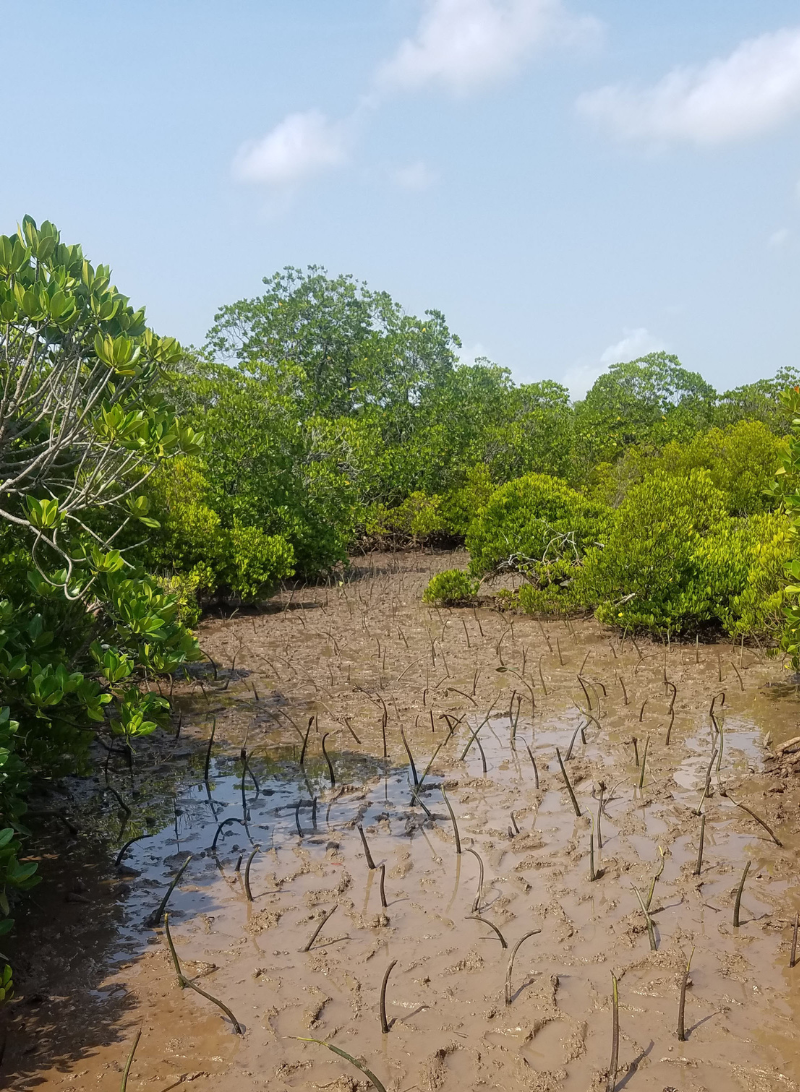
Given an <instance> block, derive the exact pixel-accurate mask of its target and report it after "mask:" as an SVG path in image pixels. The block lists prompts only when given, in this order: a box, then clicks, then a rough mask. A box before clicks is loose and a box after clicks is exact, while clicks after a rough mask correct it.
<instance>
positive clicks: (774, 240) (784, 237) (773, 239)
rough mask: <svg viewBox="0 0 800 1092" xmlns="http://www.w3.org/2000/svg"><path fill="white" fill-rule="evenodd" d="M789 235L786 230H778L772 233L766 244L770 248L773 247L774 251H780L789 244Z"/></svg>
mask: <svg viewBox="0 0 800 1092" xmlns="http://www.w3.org/2000/svg"><path fill="white" fill-rule="evenodd" d="M790 234H791V232H790V231H789V229H788V228H785V227H782V228H778V230H777V231H773V233H772V234H771V235H770V237H769V239H768V240H767V242H768V243H769V245H770V246H771V247H774V248H775V249H776V250H780V248H781V247H783V246H786V244H787V243H788V242H789V236H790Z"/></svg>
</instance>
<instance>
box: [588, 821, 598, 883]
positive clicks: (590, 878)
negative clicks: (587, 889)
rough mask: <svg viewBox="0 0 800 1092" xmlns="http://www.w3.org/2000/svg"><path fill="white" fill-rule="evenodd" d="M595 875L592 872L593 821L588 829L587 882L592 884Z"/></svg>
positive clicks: (593, 871) (595, 877)
mask: <svg viewBox="0 0 800 1092" xmlns="http://www.w3.org/2000/svg"><path fill="white" fill-rule="evenodd" d="M596 879H597V873H596V872H595V870H594V820H592V824H591V826H590V827H589V881H590V883H594V881H595V880H596Z"/></svg>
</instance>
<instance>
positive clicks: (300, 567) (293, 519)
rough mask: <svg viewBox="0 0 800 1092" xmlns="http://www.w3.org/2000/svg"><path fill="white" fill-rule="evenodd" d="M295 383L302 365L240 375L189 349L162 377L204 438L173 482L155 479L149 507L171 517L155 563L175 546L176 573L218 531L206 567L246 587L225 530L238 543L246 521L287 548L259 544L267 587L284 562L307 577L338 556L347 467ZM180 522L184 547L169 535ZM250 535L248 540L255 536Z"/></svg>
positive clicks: (349, 511)
mask: <svg viewBox="0 0 800 1092" xmlns="http://www.w3.org/2000/svg"><path fill="white" fill-rule="evenodd" d="M301 385H302V376H301V375H300V373H299V372H298V371H297V369H291V368H289V367H288V366H285V367H284V368H283V369H282V370H281V371H280V372H278V371H273V370H270V369H268V368H262V367H261V366H260V365H258V364H255V363H254V364H253V367H252V370H251V371H248V372H246V373H245V372H243V371H242V370H240V369H238V368H231V367H227V366H225V365H217V364H214V363H212V362H210V361H207V360H203V359H199V358H196V357H187V358H184V360H183V361H182V363H181V366H180V368H179V369H178V370H176V371H174V372H173V373H171V374H170V375H169V376H168V377H167V379H166V380H165V383H164V389H165V390H166V392H167V393H168V395H169V397H170V398H171V399H172V400H173V401H174V402H175V404H176V405H178V406H179V407H180V408H181V410H182V412H183V414H184V418H185V419H186V420H188V421H190V422H192V424H193V425H194V426H195V427H197V428H200V427H202V428H203V431H204V433H205V435H206V438H207V442H206V445H205V448H204V453H203V456H202V458H201V459H198V460H193V461H192V462H191V463H190V464H187V465H184V466H183V467H182V468H181V470H180V472H179V473H180V476H181V478H180V480H179V481H176V482H175V483H174V484H173V483H170V482H165V481H163V479H162V480H159V481H156V482H155V483H154V510H155V512H156V514H157V515H158V517H159V519H160V520H162V521H163V520H166V521H167V523H168V524H169V527H168V528H167V531H166V533H165V535H164V536H163V537H162V540H161V543H160V545H159V550H160V553H161V555H163V558H162V560H161V561H160V564H163V563H164V560H166V557H167V555H169V554H170V551H171V549H172V547H173V546H177V547H178V549H179V550H180V551H181V552H182V553H184V554H185V553H188V554H189V555H190V557H182V556H180V554H179V555H178V557H177V559H176V562H175V569H176V571H187V570H188V569H191V568H192V567H193V566H194V565H196V564H198V563H199V561H201V560H202V558H203V556H206V557H208V551H207V550H205V549H204V548H202V544H203V543H204V542H206V541H211V542H212V543H213V542H216V540H217V538H218V535H219V532H220V530H221V531H223V532H227V533H229V537H228V539H227V540H226V541H225V542H223V543H222V544H219V548H215V550H214V554H215V557H216V559H217V560H216V561H214V562H213V566H214V567H215V569H216V570H219V568H220V566H222V568H223V569H224V570H225V571H226V575H225V576H224V578H222V577H221V576H220V577H219V578H218V579H217V580H216V584H217V586H219V585H226V586H228V587H234V586H237V587H241V588H244V587H250V588H253V587H254V586H255V584H256V581H255V580H254V579H252V578H251V577H243V578H242V580H241V581H240V580H239V578H237V577H236V576H235V571H236V562H235V561H234V558H233V554H232V553H231V552H230V551H231V549H232V547H233V538H232V537H230V535H233V534H234V532H235V533H236V535H237V537H238V540H239V542H240V543H242V541H243V540H242V534H241V531H242V529H245V528H252V529H257V530H258V531H260V532H262V533H263V535H264V536H267V537H268V538H275V537H276V536H277V537H280V538H281V539H283V540H285V542H286V543H288V545H289V547H290V548H291V556H290V554H289V553H288V552H287V551H286V550H285V549H284V550H283V551H281V550H280V549H279V544H278V542H277V540H276V541H275V542H273V544H272V546H271V547H270V546H268V545H267V544H266V543H264V542H263V541H260V542H259V545H258V552H259V554H260V556H261V557H262V561H263V563H264V564H265V563H266V551H268V550H270V549H271V550H272V551H273V553H275V563H276V569H275V572H274V574H273V575H272V576H270V575H269V574H267V575H266V577H265V580H264V583H265V584H267V585H268V584H269V583H270V582H271V581H272V580H273V579H281V578H282V577H283V576H285V575H288V573H289V571H291V570H292V569H296V571H297V572H298V573H301V574H302V575H304V576H314V575H316V574H318V573H320V572H324V571H325V570H327V569H330V568H332V567H333V566H334V565H336V564H338V563H340V562H344V561H345V560H346V558H347V547H348V545H349V543H350V542H351V540H352V538H353V534H354V529H355V523H356V511H357V504H356V496H355V492H354V489H353V486H352V483H351V480H350V476H349V475H348V473H347V469H346V467H344V466H342V465H340V461H339V460H338V459H337V458H336V457H335V456H334V455H333V454H332V453H330V452H329V451H328V450H327V444H328V439H329V437H328V434H327V432H326V428H325V426H324V424H321V423H320V422H318V421H317V419H308V418H306V417H304V416H303V413H302V411H303V406H302V403H301V400H300V398H299V395H298V388H299V387H300V386H301ZM181 520H182V521H184V523H185V524H186V525H187V527H188V533H187V534H186V536H185V539H186V541H185V545H183V546H181V545H180V544H179V543H178V541H177V540H178V539H180V538H181V536H182V532H181V528H180V521H181ZM237 528H238V529H239V530H238V531H237V530H236V529H237ZM248 533H249V532H248ZM154 541H155V542H158V536H156V537H155V538H154ZM250 542H251V543H252V544H253V545H254V546H255V542H256V539H255V537H254V536H253V535H251V536H250ZM241 548H243V547H241ZM241 548H240V556H242V555H241ZM262 567H263V565H262Z"/></svg>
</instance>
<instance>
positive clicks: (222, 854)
mask: <svg viewBox="0 0 800 1092" xmlns="http://www.w3.org/2000/svg"><path fill="white" fill-rule="evenodd" d="M463 560H464V559H463V558H462V557H459V556H456V557H455V558H454V557H453V555H437V556H431V555H421V554H416V555H372V556H371V557H368V558H366V559H363V560H360V561H357V562H356V563H355V564H354V568H353V571H352V573H351V574H350V576H349V577H348V579H347V580H346V581H345V582H344V583H343V584H342V585H340V586H336V587H327V588H326V587H318V588H305V589H297V590H295V591H292V592H289V591H287V592H286V593H285V594H283V595H281V596H278V597H277V598H276V599H275V600H274V601H273V603H272V604H270V606H269V608H268V609H267V610H265V611H264V612H262V613H258V614H255V613H253V614H247V615H245V614H239V615H236V616H234V617H233V618H229V619H226V620H207V621H206V622H204V623H203V624H202V626H201V628H200V639H201V643H202V646H203V648H204V650H205V651H206V652H207V653H208V655H209V656H210V657H211V658H212V659H213V661H214V666H213V667H210V668H209V669H207V670H206V671H205V673H197V674H196V677H195V678H194V679H193V680H192V681H191V682H188V683H184V684H181V686H179V687H178V688H176V693H177V695H178V698H179V707H180V709H181V721H180V730H179V731H177V728H178V725H177V724H176V725H175V728H176V735H175V737H171V736H170V734H169V733H164V734H162V735H160V736H159V738H158V739H156V740H151V741H149V742H148V743H146V744H143V745H142V746H141V748H140V749H139V751H138V753H137V758H136V763H135V766H134V769H133V772H132V773H131V772H130V771H128V770H127V769H126V767H125V765H124V764H123V763H119V762H118V761H114V762H111V763H110V764H109V768H108V778H109V785H110V788H112V789H113V790H114V793H116V794H117V795H116V796H115V795H114V793H111V792H110V790H107V789H106V783H105V779H104V776H103V774H102V772H101V774H100V775H99V776H98V777H97V778H95V779H93V780H92V779H89V780H87V781H83V782H78V781H77V780H76V781H74V782H73V783H72V784H71V786H70V791H69V793H68V794H67V795H64V794H63V793H61V794H60V795H59V794H55V795H54V796H53V797H52V798H51V799H50V800H49V802H45V803H43V804H42V805H41V808H42V810H47V808H48V807H49V809H50V811H51V812H57V811H59V810H60V809H63V814H62V815H61V816H58V815H53V816H51V818H50V819H49V820H47V821H48V822H49V823H50V825H51V828H52V829H50V842H51V845H52V844H53V843H54V844H55V846H56V848H55V849H54V850H51V851H50V852H49V853H48V854H47V855H42V860H41V871H42V873H43V875H44V877H45V883H44V884H43V885H42V886H41V887H40V888H38V889H37V890H36V891H35V892H34V900H35V901H34V902H33V903H32V904H31V905H30V907H29V909H28V911H27V912H26V913H23V914H22V915H21V917H20V923H19V929H18V932H17V935H16V939H15V940H14V941H13V944H12V943H11V942H9V943H8V944H7V945H5V948H6V954H7V955H9V956H10V957H11V959H12V961H13V962H14V967H15V973H16V980H17V985H18V991H19V993H18V996H17V998H15V1000H14V1001H13V1002H12V1003H11V1004H10V1005H8V1006H6V1009H5V1012H4V1013H3V1016H4V1018H5V1028H6V1035H7V1045H6V1049H5V1055H4V1058H3V1061H2V1066H1V1067H0V1078H2V1080H3V1081H4V1082H5V1085H4V1086H5V1087H8V1088H13V1089H20V1090H21V1089H33V1088H37V1089H64V1088H67V1089H99V1090H101V1092H102V1090H109V1092H110V1090H112V1089H118V1088H120V1085H121V1081H122V1071H123V1068H124V1066H125V1062H126V1058H127V1057H128V1054H129V1051H130V1048H131V1045H132V1044H133V1042H134V1039H135V1036H136V1034H137V1032H139V1031H140V1032H141V1037H140V1039H139V1041H138V1046H137V1049H136V1052H135V1055H134V1057H133V1061H132V1063H131V1067H130V1073H129V1078H128V1085H127V1087H128V1089H129V1090H131V1092H139V1090H142V1092H144V1090H147V1092H150V1090H154V1092H166V1090H167V1089H172V1088H180V1087H183V1086H184V1085H186V1086H187V1087H189V1088H191V1089H192V1092H210V1090H211V1089H213V1090H214V1092H234V1090H235V1092H247V1090H249V1089H262V1088H267V1087H268V1088H270V1089H272V1090H276V1092H278V1090H289V1089H312V1088H328V1089H340V1090H346V1089H349V1090H351V1092H352V1090H355V1089H357V1088H362V1089H366V1088H370V1087H371V1085H370V1084H369V1081H368V1079H367V1077H366V1076H365V1075H364V1074H363V1072H361V1071H360V1070H359V1069H357V1068H356V1067H355V1066H354V1065H353V1064H351V1062H349V1061H348V1060H347V1059H346V1058H343V1057H342V1056H340V1055H337V1054H335V1053H333V1052H332V1051H330V1050H328V1049H326V1047H325V1046H324V1045H319V1044H317V1043H313V1042H308V1041H303V1040H308V1039H317V1040H325V1041H327V1042H329V1043H331V1044H333V1045H334V1046H336V1047H337V1048H339V1049H340V1050H342V1051H345V1052H346V1053H347V1054H349V1055H351V1056H353V1057H354V1058H356V1059H358V1060H359V1061H360V1062H361V1064H363V1065H366V1066H367V1067H368V1068H369V1069H370V1070H372V1072H373V1073H374V1074H375V1077H376V1078H377V1079H378V1080H379V1081H380V1082H382V1084H383V1085H384V1086H385V1088H386V1089H387V1092H388V1090H403V1092H407V1090H410V1089H421V1090H424V1092H429V1090H442V1092H450V1090H453V1092H455V1090H458V1092H463V1090H464V1089H494V1088H497V1089H500V1088H502V1089H504V1090H510V1092H516V1090H523V1089H525V1090H535V1092H550V1090H563V1092H587V1090H590V1089H597V1090H599V1089H605V1088H606V1087H611V1086H612V1084H613V1086H614V1087H615V1088H617V1089H623V1088H626V1089H641V1090H658V1092H667V1090H678V1089H679V1090H681V1092H701V1090H708V1092H723V1090H725V1092H728V1090H730V1089H744V1090H747V1092H762V1090H763V1092H767V1090H773V1089H782V1090H791V1089H797V1088H800V1042H799V1041H798V1035H797V1027H798V1018H799V1017H800V967H797V968H793V969H790V967H789V962H790V947H791V940H792V931H793V928H792V927H793V922H794V920H795V914H796V912H797V911H798V909H800V884H798V870H797V847H798V834H800V819H799V818H798V808H797V805H798V800H799V799H800V788H799V787H798V785H799V782H798V777H797V775H796V774H795V772H794V769H795V768H794V765H793V760H794V757H795V755H794V751H793V749H792V748H791V747H790V748H789V750H788V752H787V753H786V754H784V755H782V754H781V747H780V745H781V744H782V743H784V742H785V741H787V740H788V739H790V738H791V737H794V736H796V735H798V732H800V718H799V717H798V713H799V712H800V703H799V702H798V696H797V692H796V688H795V687H794V686H792V685H790V684H789V683H788V682H787V677H788V672H786V671H785V670H784V669H783V667H782V664H781V663H780V662H779V661H776V660H774V659H768V658H766V657H765V656H764V655H763V654H762V653H761V652H760V650H759V649H750V648H747V647H745V648H741V647H735V648H734V647H731V646H730V645H729V644H726V643H718V644H700V645H699V646H697V647H696V646H694V645H686V644H671V645H670V646H669V647H664V646H663V645H661V644H658V643H654V642H649V641H643V640H637V642H636V643H634V642H633V641H632V640H631V638H630V637H628V638H627V639H626V640H621V638H620V635H618V634H612V633H611V632H609V631H607V630H605V629H603V628H602V627H600V626H599V625H597V624H596V623H595V622H593V621H577V620H572V621H570V622H562V621H559V622H555V621H552V622H545V623H543V624H540V623H539V622H537V621H536V620H534V619H531V618H527V617H517V616H509V615H503V614H501V613H499V612H497V611H493V610H491V609H490V608H488V607H482V608H480V609H478V610H475V611H473V610H471V609H457V610H441V611H439V610H432V609H428V608H427V607H425V606H424V605H423V604H422V603H421V592H422V589H423V588H424V586H425V583H426V582H427V580H428V579H429V577H430V575H431V573H432V572H433V571H436V570H438V569H442V568H449V567H452V565H453V564H454V563H455V564H459V563H463ZM579 676H580V678H579ZM723 694H724V699H723V696H722V695H723ZM715 696H716V700H714V699H715ZM712 701H714V710H713V713H714V715H713V718H712V717H711V716H710V715H709V714H710V709H711V706H712ZM212 726H215V727H214V738H213V743H212V745H211V749H210V751H209V749H208V741H209V738H210V735H211V731H212ZM401 730H402V731H401ZM476 730H478V731H477V734H476ZM306 733H307V742H305V748H304V741H306ZM403 733H404V734H405V741H404V739H403ZM473 736H474V737H475V738H474V741H473V742H472V743H471V745H470V746H469V748H468V747H467V745H468V744H469V743H470V739H471V738H472V737H473ZM634 739H635V740H636V743H635V745H634V743H633V740H634ZM323 746H324V750H323ZM557 749H558V752H560V754H561V757H562V759H563V762H564V769H565V772H566V776H567V777H568V779H569V782H570V784H571V785H572V787H573V788H574V793H575V804H574V805H573V803H572V801H571V799H570V795H569V792H568V789H567V784H566V782H565V777H564V775H563V774H562V771H561V767H560V765H559V760H558V755H557ZM303 751H304V753H303ZM409 752H410V754H411V755H413V759H414V764H415V768H414V769H412V766H411V763H410V761H409ZM645 752H646V760H645ZM207 755H208V756H209V757H208V770H207V772H208V777H207V779H206V778H205V776H204V773H205V766H206V757H207ZM243 755H244V758H245V761H243ZM326 755H327V757H326ZM301 757H302V763H301ZM798 757H800V755H798ZM637 758H638V764H637ZM415 777H416V778H417V779H419V780H420V781H421V787H420V788H418V789H417V790H416V794H415V791H414V783H415ZM537 781H538V787H537ZM448 801H449V803H450V805H451V806H452V809H453V814H454V816H455V823H456V824H457V829H458V835H459V837H460V847H461V850H462V852H461V853H460V854H459V853H458V851H457V843H456V832H455V829H454V823H453V821H452V819H451V816H450V814H449V811H448V807H447V802H448ZM734 801H735V802H736V803H735V802H734ZM120 802H121V803H120ZM737 803H740V804H744V805H746V806H747V807H748V808H749V809H751V811H753V812H755V813H756V814H757V815H758V816H759V817H760V818H761V819H763V820H764V821H765V822H766V823H767V824H768V825H769V827H770V828H771V829H772V831H773V833H774V839H773V837H771V836H770V834H769V833H768V832H767V830H765V829H764V828H763V827H762V826H760V825H759V823H758V822H757V821H756V820H755V819H753V818H752V817H751V815H750V814H749V813H748V812H746V811H745V810H743V809H742V808H739V807H738V806H737ZM45 805H46V806H45ZM121 805H124V808H126V809H130V812H131V814H130V815H128V814H127V812H126V811H125V810H123V808H122V807H121ZM701 807H702V813H703V815H704V816H705V822H704V827H705V834H704V849H703V860H702V865H701V868H700V871H699V874H698V873H697V861H698V849H699V836H700V828H701V818H700V816H699V815H698V811H699V810H700V809H701ZM576 811H579V812H580V814H579V815H578V814H576ZM359 825H360V826H361V827H363V831H364V836H365V838H366V841H367V845H368V848H369V850H370V852H371V856H372V858H373V863H374V864H375V866H376V867H375V868H374V869H371V868H370V867H369V866H368V861H367V858H366V856H365V849H364V844H363V842H362V839H361V835H360V833H359V830H358V827H359ZM70 826H72V827H73V828H74V830H77V834H74V833H71V832H70V830H69V827H70ZM141 834H146V835H148V837H146V838H141V839H140V840H139V841H136V842H134V843H133V844H132V845H130V847H129V848H128V849H127V850H126V851H125V853H124V854H123V856H122V860H121V861H120V865H119V868H115V867H114V860H115V857H116V856H117V854H119V851H120V849H121V848H122V847H123V846H124V844H125V843H126V842H127V841H129V839H131V838H133V837H136V836H137V835H141ZM215 835H218V837H217V843H216V852H214V851H212V842H213V840H214V837H215ZM776 841H779V842H780V843H781V844H780V845H778V844H776ZM592 848H593V866H594V870H595V878H594V879H592V878H591V875H590V873H591V869H592V854H591V850H592ZM254 850H256V852H255V853H254V852H253V851H254ZM189 855H191V859H190V860H189V861H188V864H187V865H186V868H185V870H184V872H183V874H182V875H181V877H180V879H179V881H178V884H177V886H176V888H175V890H174V892H173V894H172V895H171V897H170V900H169V920H170V926H171V933H172V938H173V941H174V944H175V949H176V953H177V957H178V958H179V960H180V965H181V973H182V974H183V975H185V976H186V978H188V979H190V980H192V981H193V982H194V983H195V984H196V985H197V986H199V987H200V988H201V989H203V990H204V991H205V992H206V993H207V994H209V995H211V996H213V997H215V998H217V999H219V1000H221V1001H222V1002H223V1003H224V1004H225V1005H226V1006H227V1008H228V1009H229V1010H230V1013H232V1014H233V1016H234V1018H235V1020H236V1021H237V1023H238V1024H239V1025H240V1028H241V1031H242V1034H237V1033H236V1030H235V1027H234V1025H233V1024H232V1023H231V1020H230V1019H229V1017H228V1016H227V1015H225V1013H223V1012H222V1011H221V1010H220V1009H219V1008H218V1007H216V1006H215V1004H214V1003H213V1002H212V1001H210V1000H208V999H207V998H206V997H203V996H201V995H199V994H198V993H196V992H194V991H192V990H191V988H186V989H181V988H180V985H179V982H178V979H177V977H176V971H175V966H174V964H173V961H172V959H171V957H170V952H169V950H168V947H167V944H166V937H165V932H164V926H163V922H162V923H159V924H152V919H151V920H150V922H148V917H149V915H152V913H153V911H154V909H156V908H157V907H158V905H159V903H160V901H161V899H162V898H163V896H164V894H165V893H166V891H167V888H168V886H169V884H170V882H171V881H172V880H173V879H174V878H175V876H176V874H177V872H178V870H179V869H180V868H181V866H182V865H183V864H184V863H185V862H186V860H187V857H188V856H189ZM248 862H249V863H250V868H249V873H248V875H247V882H246V877H245V873H246V868H247V864H248ZM748 863H749V871H748V874H747V876H746V881H745V885H744V889H743V893H742V896H741V905H740V916H739V925H738V926H735V925H734V904H735V901H736V892H737V888H738V886H739V883H740V880H741V877H742V873H743V870H744V868H745V866H746V865H747V864H748ZM662 865H663V868H662ZM382 866H385V867H382ZM382 872H383V874H384V879H383V884H384V891H385V902H386V906H385V907H384V906H382V902H381V874H382ZM481 873H482V874H483V883H482V885H480V886H479V879H480V874H481ZM656 876H657V878H656V879H655V882H654V877H656ZM247 883H249V887H250V895H251V896H252V899H250V898H248V893H247V890H246V887H247ZM637 890H638V892H639V895H637ZM651 890H652V897H651ZM640 896H641V899H642V902H643V903H644V904H645V906H646V905H647V901H648V898H650V906H649V914H646V913H645V912H644V911H643V909H642V905H641V904H640V902H639V897H640ZM326 915H330V917H329V920H325V921H324V924H323V925H322V929H321V931H320V932H319V935H318V936H317V937H316V939H315V940H314V941H313V943H311V945H310V949H309V941H310V939H311V936H312V934H313V933H314V932H315V931H316V929H317V927H318V926H319V925H320V924H322V923H323V919H325V918H326ZM648 916H649V917H650V922H651V926H652V943H653V944H655V945H656V949H655V950H652V948H651V939H650V936H649V930H648V920H647V919H648ZM479 919H482V920H479ZM493 927H494V928H493ZM534 931H535V932H534ZM528 934H532V935H528ZM522 938H526V939H524V940H523V939H522ZM520 940H522V943H521V945H519V947H518V948H517V945H518V942H519V941H520ZM506 945H507V947H506ZM305 949H308V950H305ZM515 949H516V954H515V956H514V960H513V966H512V967H511V968H510V971H509V957H510V956H511V954H512V952H513V951H514V950H515ZM692 953H693V955H692V961H691V972H690V975H689V979H688V987H687V991H686V1005H685V1033H686V1038H685V1041H680V1040H679V1039H678V1036H677V1022H678V1007H679V994H680V990H681V983H682V980H683V977H684V971H685V967H686V963H687V960H688V959H689V957H690V955H691V954H692ZM390 966H391V971H390V973H389V977H388V981H387V983H386V990H385V1019H386V1023H387V1026H388V1031H386V1032H384V1031H383V1030H382V1018H381V1006H380V994H381V986H382V983H383V982H384V979H385V975H386V973H387V970H388V969H389V968H390ZM612 975H614V976H616V978H617V980H618V993H619V1055H618V1071H617V1073H616V1077H615V1079H613V1080H612V1082H611V1083H609V1068H610V1062H611V1051H612V1004H611V998H612Z"/></svg>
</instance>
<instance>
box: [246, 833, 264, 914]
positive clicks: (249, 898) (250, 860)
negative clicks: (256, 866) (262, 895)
mask: <svg viewBox="0 0 800 1092" xmlns="http://www.w3.org/2000/svg"><path fill="white" fill-rule="evenodd" d="M260 850H261V846H256V847H255V848H254V849H253V852H252V853H251V854H250V856H249V857H248V858H247V864H246V865H245V869H244V893H245V895H246V896H247V901H248V902H252V901H253V892H252V891H251V890H250V866H251V865H252V863H253V858H254V857H255V855H256V853H258V852H260Z"/></svg>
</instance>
